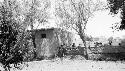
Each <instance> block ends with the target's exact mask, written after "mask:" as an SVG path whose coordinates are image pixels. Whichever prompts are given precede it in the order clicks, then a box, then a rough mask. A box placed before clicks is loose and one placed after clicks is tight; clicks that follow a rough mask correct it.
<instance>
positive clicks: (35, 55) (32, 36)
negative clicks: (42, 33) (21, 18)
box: [30, 18, 37, 58]
mask: <svg viewBox="0 0 125 71" xmlns="http://www.w3.org/2000/svg"><path fill="white" fill-rule="evenodd" d="M30 21H31V30H33V19H32V18H31V19H30ZM31 38H32V42H33V46H34V49H33V50H34V58H36V57H37V54H36V43H35V32H34V31H33V32H31Z"/></svg>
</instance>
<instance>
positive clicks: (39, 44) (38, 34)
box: [33, 28, 73, 58]
mask: <svg viewBox="0 0 125 71" xmlns="http://www.w3.org/2000/svg"><path fill="white" fill-rule="evenodd" d="M33 32H35V43H36V52H37V58H40V57H52V56H53V55H55V54H56V53H57V47H59V46H60V45H62V44H66V45H67V46H70V45H71V44H72V37H73V35H72V34H71V33H70V32H67V31H64V30H61V29H59V28H42V29H36V30H33Z"/></svg>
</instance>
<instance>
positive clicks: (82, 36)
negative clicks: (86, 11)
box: [79, 33, 88, 60]
mask: <svg viewBox="0 0 125 71" xmlns="http://www.w3.org/2000/svg"><path fill="white" fill-rule="evenodd" d="M79 36H80V38H81V39H82V41H83V44H84V47H85V58H86V59H87V60H88V52H87V50H88V47H87V46H86V41H85V36H84V35H83V33H81V34H80V35H79Z"/></svg>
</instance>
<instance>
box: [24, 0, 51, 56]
mask: <svg viewBox="0 0 125 71" xmlns="http://www.w3.org/2000/svg"><path fill="white" fill-rule="evenodd" d="M40 3H41V1H40V0H31V1H29V0H24V8H25V9H28V11H27V10H26V12H24V13H23V15H24V16H25V20H24V23H26V24H29V25H30V27H31V30H34V23H35V21H38V22H39V23H45V22H48V21H47V19H48V17H49V15H48V13H47V11H46V10H47V9H48V8H49V7H50V2H49V1H48V0H46V1H45V0H43V5H44V7H43V8H41V9H39V8H40V7H41V4H40ZM27 7H28V8H27ZM31 36H32V42H33V45H34V48H36V44H35V32H32V33H31ZM34 58H36V52H34Z"/></svg>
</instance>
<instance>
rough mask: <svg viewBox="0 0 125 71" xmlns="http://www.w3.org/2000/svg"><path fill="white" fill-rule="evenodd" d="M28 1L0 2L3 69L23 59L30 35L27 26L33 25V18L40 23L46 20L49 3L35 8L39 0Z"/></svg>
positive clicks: (5, 0) (0, 44) (0, 46)
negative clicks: (40, 7)
mask: <svg viewBox="0 0 125 71" xmlns="http://www.w3.org/2000/svg"><path fill="white" fill-rule="evenodd" d="M25 1H26V2H25ZM27 3H28V7H27ZM29 3H30V1H28V0H24V1H23V2H19V1H17V0H4V1H3V2H1V3H0V36H1V37H0V49H1V51H0V52H1V53H0V57H1V59H0V62H1V63H2V64H3V65H4V67H5V69H9V66H10V64H17V63H19V62H22V61H23V56H24V53H25V52H27V51H26V49H27V38H29V36H30V35H31V34H30V33H28V32H27V27H28V26H33V23H34V22H35V20H38V21H39V22H42V23H43V22H46V21H47V17H48V15H47V13H46V10H45V9H46V7H48V5H49V4H48V5H45V7H44V8H45V9H44V8H43V9H42V10H36V9H37V8H36V6H35V5H39V4H37V3H40V2H38V1H37V2H36V1H35V3H33V4H29ZM44 3H45V2H44ZM34 4H35V5H34Z"/></svg>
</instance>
